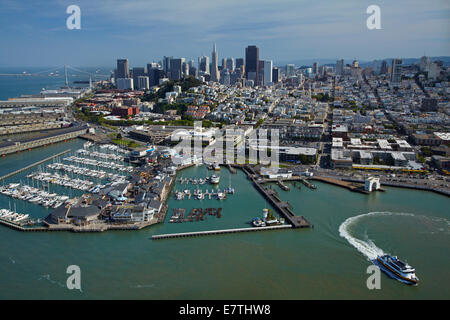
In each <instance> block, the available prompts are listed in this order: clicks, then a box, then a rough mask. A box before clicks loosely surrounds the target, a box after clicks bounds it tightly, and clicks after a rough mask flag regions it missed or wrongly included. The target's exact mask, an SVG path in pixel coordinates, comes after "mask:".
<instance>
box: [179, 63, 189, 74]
mask: <svg viewBox="0 0 450 320" xmlns="http://www.w3.org/2000/svg"><path fill="white" fill-rule="evenodd" d="M181 70H182V71H183V72H182V73H183V74H182V76H184V77H187V76H189V64H188V63H187V62H183V65H182V67H181Z"/></svg>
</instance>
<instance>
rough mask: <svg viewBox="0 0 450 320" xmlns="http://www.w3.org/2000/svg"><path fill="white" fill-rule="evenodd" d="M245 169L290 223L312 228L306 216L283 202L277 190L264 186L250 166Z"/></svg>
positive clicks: (259, 189)
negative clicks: (298, 213) (297, 213)
mask: <svg viewBox="0 0 450 320" xmlns="http://www.w3.org/2000/svg"><path fill="white" fill-rule="evenodd" d="M243 171H244V172H245V173H246V174H247V176H248V177H249V178H250V179H251V180H252V181H253V184H254V185H255V187H256V189H257V190H258V191H259V192H260V193H261V194H262V195H263V196H264V197H265V198H266V199H267V200H268V201H269V203H270V204H271V205H273V206H274V208H275V209H276V210H277V211H278V212H279V213H280V214H281V215H282V216H283V217H284V218H285V219H286V220H287V221H288V222H289V223H290V224H292V226H293V227H294V228H310V227H312V225H311V224H310V222H309V221H308V220H307V219H306V218H305V217H304V216H296V215H294V213H293V212H292V210H291V208H290V205H289V203H287V202H282V201H281V200H280V198H279V197H278V196H277V195H276V193H275V191H273V190H272V189H269V188H267V189H266V188H264V187H263V186H262V185H261V183H260V182H259V181H258V180H257V179H255V178H256V177H257V176H258V175H257V174H256V172H255V171H254V170H253V168H252V167H250V166H245V167H243Z"/></svg>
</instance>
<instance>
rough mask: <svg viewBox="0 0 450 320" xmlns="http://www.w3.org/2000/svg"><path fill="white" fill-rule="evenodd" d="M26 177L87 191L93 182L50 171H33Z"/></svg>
mask: <svg viewBox="0 0 450 320" xmlns="http://www.w3.org/2000/svg"><path fill="white" fill-rule="evenodd" d="M27 178H31V179H36V180H39V181H44V182H48V183H51V184H56V185H60V186H63V187H68V188H72V189H78V190H83V191H87V190H89V189H91V188H92V187H93V186H94V182H92V181H90V180H81V179H71V178H69V176H67V175H64V176H63V175H60V174H58V173H50V172H39V171H38V172H34V173H31V174H29V175H27Z"/></svg>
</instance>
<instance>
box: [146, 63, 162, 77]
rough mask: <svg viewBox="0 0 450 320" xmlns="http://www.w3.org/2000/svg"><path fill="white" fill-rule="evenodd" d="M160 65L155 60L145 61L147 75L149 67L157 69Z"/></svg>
mask: <svg viewBox="0 0 450 320" xmlns="http://www.w3.org/2000/svg"><path fill="white" fill-rule="evenodd" d="M159 68H160V66H159V64H158V63H156V62H150V63H147V75H149V73H150V70H151V69H159Z"/></svg>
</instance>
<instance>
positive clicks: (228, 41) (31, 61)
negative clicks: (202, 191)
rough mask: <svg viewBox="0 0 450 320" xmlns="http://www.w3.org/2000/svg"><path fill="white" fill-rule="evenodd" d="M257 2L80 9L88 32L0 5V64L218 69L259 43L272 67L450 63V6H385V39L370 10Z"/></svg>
mask: <svg viewBox="0 0 450 320" xmlns="http://www.w3.org/2000/svg"><path fill="white" fill-rule="evenodd" d="M258 3H260V2H258ZM258 3H256V2H254V1H247V2H245V3H242V2H234V1H227V2H226V3H225V2H223V1H219V2H214V4H212V3H208V2H204V1H197V2H196V3H195V4H189V5H187V4H184V3H182V2H179V1H178V2H177V1H167V2H165V3H157V2H153V1H150V2H145V3H144V2H139V1H127V2H126V3H121V2H112V3H111V2H109V3H108V4H105V3H99V2H95V3H90V2H87V1H78V2H77V5H79V7H80V8H81V30H68V29H67V28H66V24H65V22H66V19H67V17H68V16H69V15H68V14H66V12H65V10H66V8H67V6H68V5H69V4H71V3H69V2H68V1H49V2H47V3H45V4H43V5H42V4H39V7H38V6H37V4H34V3H32V2H29V3H27V2H25V3H23V2H22V3H16V2H13V1H3V2H2V4H0V9H1V10H0V12H1V13H0V17H1V20H2V37H3V39H4V41H5V42H6V43H7V44H8V50H4V51H2V52H1V53H0V58H1V59H2V60H3V61H4V66H46V65H55V64H64V63H69V64H73V65H84V66H94V65H98V66H106V65H112V62H113V61H114V60H115V58H116V57H118V56H123V57H127V58H128V59H129V61H130V62H132V63H131V66H132V67H133V66H138V65H145V64H147V63H148V62H149V61H152V60H154V61H159V60H160V59H161V57H163V56H165V55H167V54H170V55H173V56H175V57H177V56H178V57H180V56H181V57H187V58H188V59H194V60H196V59H197V58H198V57H200V56H202V55H205V56H209V55H210V52H211V43H213V42H216V45H217V48H218V51H219V61H221V59H222V58H224V57H236V58H239V57H243V55H244V52H243V50H242V48H245V47H246V46H247V45H249V44H254V45H256V46H257V47H258V48H260V50H261V52H263V53H264V54H263V55H262V56H261V59H272V60H273V62H274V65H277V64H280V63H285V62H288V61H294V60H307V59H315V60H319V61H320V60H325V59H330V60H335V59H338V58H341V57H343V58H345V59H346V60H347V59H353V58H356V59H358V60H363V61H364V60H369V61H370V60H373V59H382V58H383V57H420V56H423V55H427V56H449V55H450V45H449V41H448V40H449V39H450V37H449V32H448V30H450V28H449V27H450V23H449V18H448V17H449V12H450V6H449V4H448V3H445V2H443V1H437V0H436V1H431V2H427V3H426V4H423V3H421V2H414V4H412V3H411V1H408V2H406V1H397V2H396V3H394V4H392V3H380V4H379V6H380V8H381V21H382V22H381V26H382V29H381V30H369V29H367V27H366V19H367V18H368V16H369V15H368V14H366V8H367V7H368V5H370V4H371V3H370V2H369V1H362V2H361V1H346V2H345V3H339V4H335V3H333V2H330V1H323V2H321V3H320V4H308V3H305V2H302V1H296V2H292V1H284V2H277V3H272V2H271V3H264V5H258ZM399 12H402V15H401V17H399V16H398V13H399ZM244 17H245V19H244ZM387 50H388V52H387Z"/></svg>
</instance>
